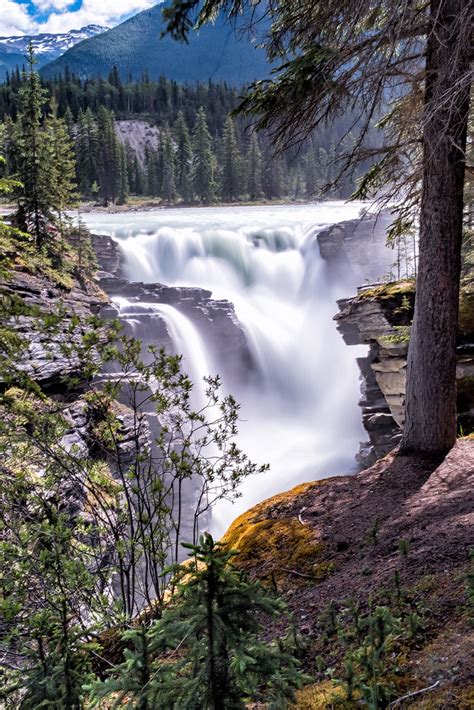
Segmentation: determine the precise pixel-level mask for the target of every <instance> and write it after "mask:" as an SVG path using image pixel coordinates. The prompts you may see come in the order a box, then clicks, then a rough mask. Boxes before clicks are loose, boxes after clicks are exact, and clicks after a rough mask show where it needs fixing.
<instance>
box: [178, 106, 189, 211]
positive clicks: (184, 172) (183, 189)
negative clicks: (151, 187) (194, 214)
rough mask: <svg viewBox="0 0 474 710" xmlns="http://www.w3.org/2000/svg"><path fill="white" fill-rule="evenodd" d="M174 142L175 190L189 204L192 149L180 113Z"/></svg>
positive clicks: (181, 113)
mask: <svg viewBox="0 0 474 710" xmlns="http://www.w3.org/2000/svg"><path fill="white" fill-rule="evenodd" d="M174 135H175V140H176V188H177V190H178V193H179V195H180V197H182V199H183V200H184V202H191V200H192V198H193V181H192V175H191V170H192V165H193V148H192V144H191V137H190V135H189V130H188V127H187V125H186V121H185V119H184V114H183V112H182V111H180V112H179V113H178V117H177V119H176V123H175V124H174Z"/></svg>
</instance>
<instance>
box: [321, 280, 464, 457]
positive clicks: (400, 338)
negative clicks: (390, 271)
mask: <svg viewBox="0 0 474 710" xmlns="http://www.w3.org/2000/svg"><path fill="white" fill-rule="evenodd" d="M414 297H415V286H414V282H413V281H412V280H406V281H399V282H395V283H391V284H379V285H377V286H364V287H361V288H359V289H358V293H357V296H355V297H353V298H347V299H342V300H340V301H338V306H339V311H340V312H339V313H338V314H337V315H336V316H335V317H334V318H335V320H336V321H337V327H338V330H339V331H340V333H341V334H342V337H343V338H344V341H345V342H346V343H347V344H348V345H356V344H366V345H369V346H370V350H369V355H368V357H367V358H362V359H360V360H359V361H358V362H359V366H360V369H361V374H362V387H361V390H362V399H361V400H360V406H361V408H362V418H363V422H364V427H365V429H366V431H367V432H368V434H369V439H370V446H369V447H367V446H363V448H362V450H361V455H360V459H361V462H362V463H363V464H366V465H367V464H370V463H372V462H373V461H374V460H375V459H376V458H380V457H381V456H383V455H385V454H386V453H388V451H390V450H391V449H392V448H393V447H394V446H395V445H396V444H397V443H398V441H399V439H400V436H401V430H402V428H403V425H404V421H405V389H406V362H407V354H408V342H409V331H410V323H411V320H412V317H413V305H414ZM465 298H466V294H465V292H464V291H463V292H462V294H461V304H463V303H464V299H465ZM473 336H474V333H469V326H468V325H467V324H465V321H464V319H463V318H461V322H460V334H459V346H458V366H457V378H458V416H459V423H460V426H462V428H463V429H464V430H466V431H471V430H472V428H473V424H474V342H473V341H474V337H473Z"/></svg>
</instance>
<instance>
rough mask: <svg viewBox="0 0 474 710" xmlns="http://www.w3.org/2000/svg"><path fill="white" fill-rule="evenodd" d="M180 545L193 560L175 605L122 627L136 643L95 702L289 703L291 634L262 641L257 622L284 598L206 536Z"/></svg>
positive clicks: (217, 708)
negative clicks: (148, 620)
mask: <svg viewBox="0 0 474 710" xmlns="http://www.w3.org/2000/svg"><path fill="white" fill-rule="evenodd" d="M185 547H188V548H190V550H191V561H190V564H189V565H186V566H185V567H184V568H182V569H181V571H180V576H181V581H179V582H178V586H177V591H176V593H175V599H174V601H173V603H172V604H170V605H169V606H168V607H166V608H165V609H164V611H163V616H162V618H161V619H160V620H158V621H156V622H154V623H153V624H152V625H151V626H150V627H149V628H145V627H141V628H139V629H138V630H132V631H129V632H127V634H126V640H127V643H128V645H130V644H132V645H133V648H131V649H130V648H129V650H127V651H126V653H125V655H126V660H125V663H123V664H122V665H121V666H119V667H117V668H115V669H114V670H113V671H112V672H111V677H110V678H109V679H108V680H106V681H105V682H103V683H99V684H97V685H96V686H95V690H94V695H95V700H96V702H100V700H101V699H102V698H104V697H107V696H108V695H110V694H111V693H118V696H116V697H117V700H118V702H119V703H120V702H122V701H123V700H124V698H125V697H127V698H129V699H130V698H133V701H134V704H133V705H131V707H137V708H143V709H145V708H158V707H159V708H161V709H162V710H171V709H172V708H174V709H176V708H186V709H187V710H205V709H207V710H229V709H230V708H233V709H234V710H238V709H239V708H242V709H244V708H245V707H246V706H247V703H248V701H249V700H252V701H259V700H265V701H267V702H269V703H270V707H273V708H284V707H286V706H287V701H289V700H291V699H292V698H293V691H294V689H295V688H298V687H301V685H302V683H303V682H304V680H305V678H304V676H303V675H302V673H301V672H300V671H299V663H298V661H297V660H296V658H295V651H296V644H295V639H294V638H293V639H291V637H290V636H289V637H286V638H285V639H280V640H278V641H276V642H273V643H269V642H268V641H264V640H261V638H260V635H261V632H262V628H263V627H262V623H261V621H260V620H259V619H260V618H261V617H262V616H263V615H265V614H267V615H270V616H279V615H281V614H282V613H283V612H284V611H285V606H284V604H283V602H281V601H280V600H278V599H276V598H275V596H274V595H273V594H272V593H270V592H268V591H267V590H265V589H264V588H263V587H262V586H261V585H260V584H259V583H258V582H252V581H249V580H248V579H247V578H246V577H245V576H244V574H243V573H242V572H239V571H238V570H237V569H236V568H235V567H233V565H232V564H231V558H232V556H233V554H234V553H233V552H232V551H229V550H227V549H226V548H225V546H224V545H222V544H221V543H216V542H214V540H213V539H212V537H211V536H210V535H209V534H205V535H204V536H203V537H201V538H200V542H199V545H196V546H193V545H186V546H185ZM177 649H179V653H176V650H177ZM170 651H172V652H171V653H170Z"/></svg>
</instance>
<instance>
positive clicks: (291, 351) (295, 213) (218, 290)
mask: <svg viewBox="0 0 474 710" xmlns="http://www.w3.org/2000/svg"><path fill="white" fill-rule="evenodd" d="M362 207H363V205H362V204H361V203H350V204H347V203H344V202H340V201H334V202H323V203H317V204H312V205H288V206H262V207H260V206H259V207H241V206H236V207H212V208H182V209H179V208H178V209H160V210H154V211H149V212H126V213H124V212H121V213H117V214H108V213H100V212H98V213H89V214H87V215H85V216H84V221H85V222H86V224H87V226H88V227H89V229H90V230H91V231H92V232H94V233H97V234H107V235H109V236H111V237H112V238H113V239H114V240H116V241H117V242H118V244H119V245H120V248H121V250H122V254H123V274H124V276H125V277H126V278H127V279H129V280H130V281H143V282H148V283H151V282H152V283H155V282H159V283H163V284H167V285H170V286H194V287H201V288H206V289H209V290H211V291H212V294H213V297H214V298H217V299H227V300H229V301H231V302H232V303H233V304H234V307H235V311H236V314H237V317H238V319H239V321H240V323H241V325H242V328H243V330H244V332H245V336H246V339H247V343H248V346H249V348H250V351H251V353H252V357H253V360H254V362H255V363H256V372H255V373H254V375H253V376H252V377H251V378H249V379H246V381H245V383H244V382H242V383H240V384H239V383H237V385H236V384H235V382H234V384H233V394H234V395H235V397H236V399H237V400H238V401H239V402H240V403H241V405H242V407H241V419H242V421H241V424H240V434H239V444H240V445H241V447H242V448H243V449H244V450H245V451H246V452H247V454H248V455H249V456H250V458H251V459H252V460H254V461H256V462H257V463H267V462H268V463H269V464H270V471H269V472H267V473H265V474H262V475H261V476H259V477H253V478H251V479H248V480H247V481H246V483H245V484H244V486H243V487H242V496H241V497H240V498H239V499H238V500H237V501H235V502H234V503H230V502H222V503H220V504H219V505H218V507H217V509H216V510H215V511H214V513H213V520H212V529H213V532H214V533H215V534H220V533H222V532H223V531H224V530H225V528H226V527H227V526H228V524H229V523H230V522H231V521H232V520H233V519H234V518H235V517H236V515H238V514H239V513H241V512H242V511H244V510H246V509H248V508H249V507H250V506H252V505H253V504H255V503H257V502H259V501H261V500H262V499H264V498H267V497H269V496H271V495H273V494H275V493H277V492H281V491H283V490H286V489H288V488H291V487H292V486H295V485H296V484H298V483H301V482H303V481H308V480H315V479H319V478H323V477H327V476H332V475H334V474H337V473H347V472H350V471H353V470H354V469H355V454H356V453H357V451H358V448H359V442H360V441H362V440H364V438H366V437H365V435H364V430H363V428H362V423H361V413H360V409H359V407H358V399H359V396H360V392H359V386H360V383H359V370H358V366H357V363H356V357H358V356H360V355H363V354H365V352H366V349H365V348H362V347H352V348H349V347H347V346H346V345H345V344H344V343H343V341H342V338H341V336H340V335H339V334H338V332H337V330H336V327H335V323H334V321H333V315H334V314H335V313H336V312H337V305H336V300H337V299H338V298H342V297H345V296H350V295H352V294H353V293H354V291H355V288H356V286H357V285H358V284H357V283H356V281H355V280H354V277H353V276H351V275H350V274H348V273H346V274H343V275H342V276H340V277H335V275H334V273H333V272H331V271H330V270H329V269H328V266H327V264H326V263H325V262H324V261H323V260H322V258H321V256H320V254H319V250H318V247H317V242H316V240H315V235H316V234H317V232H318V231H319V230H320V229H322V228H324V227H325V226H327V225H330V224H334V223H337V222H341V221H344V220H349V219H354V218H356V217H357V216H358V215H359V213H360V210H361V208H362ZM117 306H118V307H119V308H120V309H122V311H123V310H125V311H126V307H127V303H126V302H124V299H120V298H119V299H117ZM157 308H158V310H160V311H161V315H162V317H163V318H164V319H165V321H166V323H167V325H168V332H169V334H170V336H171V338H172V340H173V343H174V347H175V350H176V351H177V352H180V353H181V354H183V356H184V369H185V370H186V371H187V372H188V373H189V374H190V376H191V377H192V378H193V379H194V380H195V381H196V387H197V392H199V388H200V386H201V384H200V380H201V379H202V377H203V376H205V375H207V374H216V373H217V371H218V367H219V352H218V348H216V347H210V344H209V343H208V342H206V338H205V337H204V335H203V333H202V332H199V330H198V328H197V327H196V324H195V323H192V322H191V321H190V319H189V318H187V317H186V316H185V315H183V314H181V313H179V312H178V311H177V310H176V309H175V308H173V307H172V306H169V305H167V306H165V305H159V304H158V306H157ZM226 386H227V385H226V382H225V381H224V389H226Z"/></svg>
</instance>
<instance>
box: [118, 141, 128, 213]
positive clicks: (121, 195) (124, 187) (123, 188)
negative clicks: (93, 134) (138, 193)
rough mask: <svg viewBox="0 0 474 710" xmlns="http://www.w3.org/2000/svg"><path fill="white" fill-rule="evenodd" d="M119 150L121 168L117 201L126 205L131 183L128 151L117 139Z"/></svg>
mask: <svg viewBox="0 0 474 710" xmlns="http://www.w3.org/2000/svg"><path fill="white" fill-rule="evenodd" d="M117 150H118V156H119V157H118V160H119V166H118V167H119V170H118V195H117V203H118V204H119V205H124V204H125V203H126V202H127V197H128V192H129V185H128V162H127V152H126V150H125V147H124V146H123V145H122V143H120V142H119V141H118V139H117Z"/></svg>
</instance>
